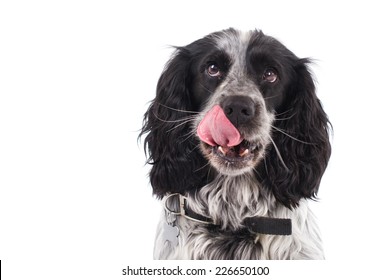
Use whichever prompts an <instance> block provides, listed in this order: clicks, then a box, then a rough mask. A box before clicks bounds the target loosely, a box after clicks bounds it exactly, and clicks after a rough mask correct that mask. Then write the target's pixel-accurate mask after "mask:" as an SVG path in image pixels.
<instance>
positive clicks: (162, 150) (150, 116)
mask: <svg viewBox="0 0 390 280" xmlns="http://www.w3.org/2000/svg"><path fill="white" fill-rule="evenodd" d="M190 63H191V57H190V54H189V53H188V51H187V50H186V49H185V48H177V50H176V52H175V53H174V55H173V57H172V58H171V60H170V61H169V62H168V63H167V65H166V67H165V69H164V71H163V73H162V75H161V77H160V79H159V81H158V84H157V92H156V97H155V99H154V100H153V101H152V102H151V105H150V106H149V109H148V110H147V112H146V113H145V115H144V123H143V128H142V130H141V134H140V136H141V135H143V134H146V137H145V142H144V145H145V146H144V148H145V152H146V153H148V154H149V159H148V163H149V164H151V165H152V168H151V171H150V174H149V176H150V182H151V185H152V187H153V192H154V194H156V195H157V196H158V197H159V198H161V197H163V196H164V195H166V194H167V193H173V192H182V191H184V190H189V189H194V188H197V187H199V186H201V185H202V184H203V183H204V182H203V181H204V180H205V177H207V174H206V173H207V168H206V166H207V162H206V161H205V159H204V157H203V156H202V155H201V154H200V152H199V151H198V148H197V145H198V143H197V141H196V140H195V138H194V133H193V128H192V127H191V125H192V120H193V118H194V117H195V113H194V112H193V106H192V104H191V98H190V85H191V82H192V81H191V75H190Z"/></svg>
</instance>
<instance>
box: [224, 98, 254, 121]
mask: <svg viewBox="0 0 390 280" xmlns="http://www.w3.org/2000/svg"><path fill="white" fill-rule="evenodd" d="M221 107H222V109H223V111H224V113H225V115H226V117H227V118H228V119H229V120H230V121H231V122H232V124H233V125H234V126H236V127H237V126H238V125H240V124H244V123H246V122H248V121H250V120H252V119H253V118H254V116H255V111H256V108H255V102H253V100H252V98H250V97H248V96H241V95H233V96H228V97H226V98H225V99H224V100H223V101H222V102H221Z"/></svg>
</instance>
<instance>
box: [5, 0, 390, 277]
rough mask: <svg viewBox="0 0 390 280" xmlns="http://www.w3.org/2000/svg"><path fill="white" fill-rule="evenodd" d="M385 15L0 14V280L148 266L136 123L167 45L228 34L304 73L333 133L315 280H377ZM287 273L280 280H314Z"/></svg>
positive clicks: (281, 10)
mask: <svg viewBox="0 0 390 280" xmlns="http://www.w3.org/2000/svg"><path fill="white" fill-rule="evenodd" d="M139 3H142V4H139ZM388 11H389V8H388V7H387V6H385V1H364V2H363V1H350V2H347V1H344V2H343V1H334V2H332V1H323V2H321V3H317V2H315V1H270V0H268V1H259V0H258V1H244V0H242V1H227V0H223V1H219V0H215V1H201V0H198V1H192V2H185V1H142V2H138V1H116V0H111V1H103V0H101V1H86V0H78V1H2V2H1V4H0V259H1V260H2V264H3V265H2V268H3V271H2V274H3V277H4V279H117V278H118V279H124V276H121V275H120V274H121V269H122V267H126V266H127V265H131V264H140V265H141V264H147V263H150V260H151V259H152V248H153V238H154V233H155V225H156V223H157V218H158V216H159V213H160V208H159V203H158V202H157V201H156V200H155V199H154V198H153V197H152V193H151V187H150V186H149V184H148V179H147V173H148V167H147V166H144V162H145V156H144V154H143V146H142V145H143V144H142V143H140V144H139V143H138V142H137V136H138V133H139V129H140V128H141V125H142V118H143V113H144V112H145V110H146V108H147V106H148V102H149V101H150V100H151V99H152V98H153V97H154V94H155V87H156V82H157V79H158V77H159V75H160V73H161V71H162V69H163V66H164V64H165V62H166V61H167V59H168V58H169V55H170V53H171V52H172V49H171V48H170V47H169V46H170V45H178V46H181V45H186V44H188V43H190V42H192V41H194V40H196V39H198V38H200V37H202V36H204V35H206V34H208V33H210V32H213V31H217V30H220V29H224V28H228V27H235V28H239V29H243V30H248V29H254V28H257V29H262V30H263V31H264V32H265V33H266V34H269V35H272V36H274V37H276V38H277V39H279V40H281V41H282V42H283V43H284V44H285V45H286V46H287V47H288V48H290V49H291V50H292V51H293V52H294V53H295V54H296V55H298V56H300V57H311V58H314V59H315V60H316V65H313V71H314V72H315V74H316V78H317V81H318V95H319V96H320V98H321V100H322V102H323V104H324V107H325V110H326V111H327V113H328V115H329V117H330V119H331V121H332V123H333V126H334V137H333V139H332V144H333V154H332V158H331V161H330V164H329V167H328V169H327V172H326V174H325V176H324V178H323V181H322V185H321V188H320V192H319V197H320V201H319V202H316V203H313V207H314V209H315V211H316V213H317V216H318V218H319V223H320V226H321V229H322V233H323V239H324V246H325V249H326V257H327V259H328V260H327V261H326V262H325V268H324V266H323V265H320V266H321V269H320V270H319V271H317V273H318V275H316V277H321V275H322V276H324V275H328V276H329V275H331V276H335V277H337V276H340V275H345V276H348V275H349V276H348V278H349V277H353V276H358V275H363V276H372V277H373V279H384V278H386V277H385V275H388V274H389V273H388V272H387V269H388V268H387V267H386V265H387V263H388V258H389V257H388V255H389V253H388V252H389V249H390V247H389V234H390V230H389V226H388V225H389V218H388V216H389V215H388V214H389V212H390V211H389V190H388V189H389V187H390V184H389V180H388V178H387V177H388V174H387V173H388V167H389V164H388V162H387V160H388V158H389V156H390V154H389V140H390V139H389V138H390V137H389V135H390V134H389V133H388V132H387V130H388V128H389V124H388V121H389V115H388V114H389V110H388V104H387V102H388V100H389V99H388V95H389V94H390V91H389V86H388V84H389V70H388V69H389V67H388V65H389V63H390V55H389V53H390V43H389V40H388V37H389V35H388V34H389V32H388V27H389V26H390V21H389V19H388V16H389V14H388ZM156 264H158V263H157V262H152V265H156ZM300 266H301V268H300V270H299V271H298V272H297V271H294V273H293V274H290V272H289V271H290V270H288V269H287V270H286V272H285V273H287V275H289V276H290V277H296V278H301V279H302V276H303V275H306V274H305V273H308V272H307V271H310V273H316V270H315V269H313V265H311V264H310V263H309V264H307V265H306V266H307V268H306V267H305V265H302V264H300ZM317 266H318V264H316V265H314V267H317ZM288 267H289V268H290V267H291V265H288ZM291 269H292V268H291ZM275 271H277V269H275V270H274V272H275ZM275 273H276V272H275ZM278 273H282V272H281V271H279V272H278ZM373 275H377V277H374V276H373ZM379 275H380V276H379ZM269 279H270V278H269ZM294 279H295V278H294ZM350 279H351V278H350Z"/></svg>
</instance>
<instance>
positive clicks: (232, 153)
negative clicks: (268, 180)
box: [206, 139, 259, 162]
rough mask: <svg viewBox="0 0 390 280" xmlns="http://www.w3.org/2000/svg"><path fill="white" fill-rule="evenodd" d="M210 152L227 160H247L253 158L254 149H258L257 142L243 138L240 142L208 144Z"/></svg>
mask: <svg viewBox="0 0 390 280" xmlns="http://www.w3.org/2000/svg"><path fill="white" fill-rule="evenodd" d="M206 145H207V144H206ZM209 147H210V148H209V149H210V150H211V153H213V154H214V155H216V156H218V157H220V158H221V159H223V160H225V161H227V162H239V161H241V162H242V161H248V160H251V159H253V157H254V156H255V153H256V151H258V150H259V144H257V143H251V142H249V141H247V140H245V139H244V140H243V141H242V142H241V143H240V144H238V145H236V146H233V147H227V146H209Z"/></svg>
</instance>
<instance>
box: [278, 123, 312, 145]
mask: <svg viewBox="0 0 390 280" xmlns="http://www.w3.org/2000/svg"><path fill="white" fill-rule="evenodd" d="M271 127H272V128H273V129H275V130H276V131H279V132H280V133H282V134H284V135H286V136H287V137H289V138H291V139H293V140H295V141H297V142H300V143H302V144H306V145H315V144H314V143H309V142H305V141H302V140H299V139H298V138H296V137H294V136H291V135H290V134H288V133H287V132H285V131H283V130H282V129H280V128H277V127H276V126H273V125H271Z"/></svg>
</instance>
